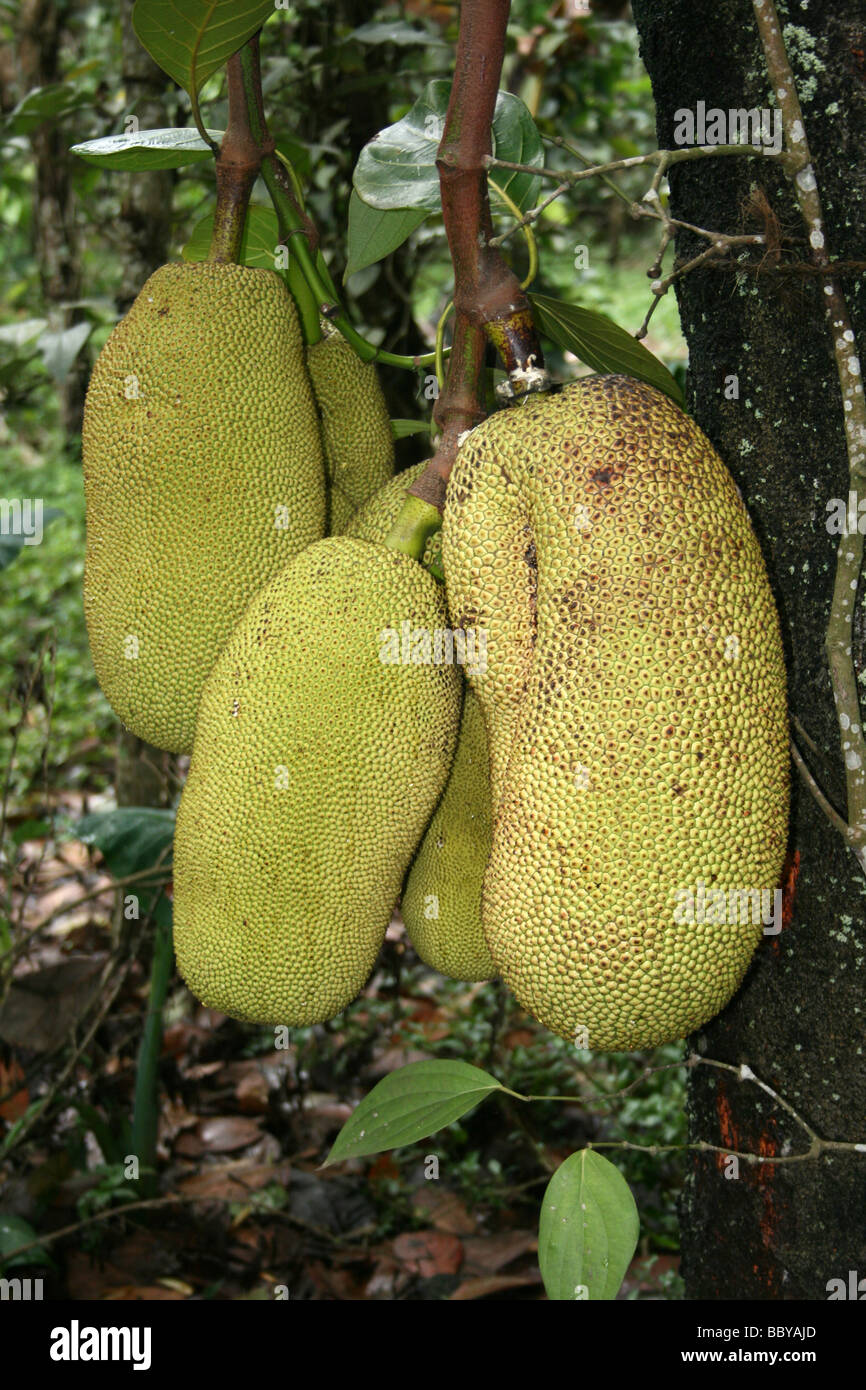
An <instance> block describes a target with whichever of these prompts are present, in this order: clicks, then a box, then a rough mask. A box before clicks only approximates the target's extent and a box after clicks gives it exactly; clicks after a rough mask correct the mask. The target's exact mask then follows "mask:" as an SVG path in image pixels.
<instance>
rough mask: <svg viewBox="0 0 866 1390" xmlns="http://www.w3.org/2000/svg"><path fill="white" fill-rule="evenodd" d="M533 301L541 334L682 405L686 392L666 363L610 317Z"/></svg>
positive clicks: (542, 298) (545, 298)
mask: <svg viewBox="0 0 866 1390" xmlns="http://www.w3.org/2000/svg"><path fill="white" fill-rule="evenodd" d="M529 298H530V301H531V303H532V313H533V318H534V319H535V322H536V324H537V326H538V329H539V331H540V332H541V333H544V334H546V336H547V337H548V338H552V339H553V341H554V342H555V343H558V344H559V346H560V347H561V348H565V349H566V351H568V352H573V353H574V355H575V357H579V358H580V360H581V362H585V363H586V365H587V366H588V367H592V369H593V370H594V371H596V372H623V373H624V374H625V375H626V376H633V377H636V378H637V380H638V381H645V382H646V383H647V384H648V385H649V386H655V387H656V388H657V389H658V390H659V391H664V393H665V395H666V396H670V398H671V400H673V401H676V403H677V405H678V406H682V404H683V393H682V391H681V390H680V388H679V386H678V385H677V383H676V381H675V380H674V378H673V377H672V376H671V374H670V372H669V371H668V369H667V367H666V366H665V365H664V363H663V362H660V361H659V360H658V358H657V357H653V354H652V353H651V352H650V351H649V350H648V349H647V348H645V347H644V345H643V343H639V342H638V340H637V338H633V337H632V336H631V334H630V333H627V332H626V330H625V329H624V328H620V326H619V324H618V323H614V321H613V319H609V318H608V317H607V315H606V314H601V313H599V311H598V310H597V309H584V308H582V307H581V306H580V305H579V304H566V303H565V301H564V300H562V299H551V298H550V296H549V295H546V294H530V296H529Z"/></svg>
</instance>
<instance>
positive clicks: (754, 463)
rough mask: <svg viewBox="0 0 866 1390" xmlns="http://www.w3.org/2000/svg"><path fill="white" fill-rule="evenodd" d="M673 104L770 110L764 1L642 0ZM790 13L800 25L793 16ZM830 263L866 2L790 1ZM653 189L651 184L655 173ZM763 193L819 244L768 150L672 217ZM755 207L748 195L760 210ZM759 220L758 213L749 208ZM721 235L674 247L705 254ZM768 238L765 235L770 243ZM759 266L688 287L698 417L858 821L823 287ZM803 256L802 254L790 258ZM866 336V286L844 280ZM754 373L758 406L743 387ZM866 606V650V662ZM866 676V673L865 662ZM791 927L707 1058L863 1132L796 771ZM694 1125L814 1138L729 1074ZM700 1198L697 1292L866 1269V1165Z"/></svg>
mask: <svg viewBox="0 0 866 1390" xmlns="http://www.w3.org/2000/svg"><path fill="white" fill-rule="evenodd" d="M633 9H634V14H635V20H636V22H637V26H638V30H639V33H640V38H641V47H642V54H643V58H644V62H645V63H646V66H647V68H648V70H649V74H650V77H651V79H652V84H653V91H654V93H655V99H656V105H657V124H658V136H659V145H660V147H663V148H673V147H674V125H675V122H674V115H675V112H677V111H678V110H680V109H682V108H687V109H691V110H692V111H694V110H695V108H696V105H697V103H698V102H699V101H703V102H705V103H706V107H707V108H709V107H719V108H722V109H723V110H724V111H728V110H729V109H732V108H751V107H761V108H763V107H768V106H770V104H771V103H770V90H769V80H768V78H767V76H766V70H765V65H764V61H763V55H762V51H761V47H760V44H759V40H758V34H757V30H756V27H755V21H754V14H753V9H752V5H751V3H749V0H634V4H633ZM789 19H790V23H789ZM781 20H782V24H783V26H784V38H785V43H786V47H787V50H788V56H789V59H790V61H791V63H792V66H793V70H794V74H795V78H796V81H797V87H798V91H799V94H800V100H801V103H802V106H803V117H804V123H805V126H806V135H807V138H808V140H809V142H810V145H811V150H812V155H813V163H814V166H815V171H816V175H817V180H818V187H819V191H820V194H821V197H822V200H823V205H824V212H825V218H826V226H827V234H828V249H829V252H830V255H831V258H833V259H839V260H854V259H858V258H859V259H860V260H861V261H862V259H863V255H864V246H863V240H862V239H863V229H864V224H866V215H864V214H866V70H864V59H863V52H864V50H866V25H864V14H863V9H862V0H811V3H810V4H808V6H807V5H800V4H795V3H793V0H792V2H791V3H790V4H789V6H788V10H787V11H783V12H782V15H781ZM647 186H649V175H648V177H647ZM756 186H757V187H758V188H759V189H761V190H763V192H764V194H765V196H766V199H767V201H768V203H769V206H770V208H771V209H772V213H774V214H775V216H776V217H777V218H778V219H779V222H780V223H781V230H782V232H783V233H785V234H788V235H791V236H795V237H798V238H802V242H801V243H800V244H799V245H798V246H797V247H796V248H795V249H794V254H795V255H796V256H797V258H798V259H800V260H801V261H804V262H805V261H808V259H809V247H808V243H807V242H806V240H805V232H804V228H803V223H802V220H801V218H800V215H799V212H798V210H797V206H796V203H795V201H794V199H793V197H792V195H791V192H790V187H789V185H788V184H787V182H786V180H785V179H784V177H783V176H782V174H781V172H780V171H779V169H778V168H777V167H776V166H775V165H774V164H773V163H772V162H771V161H769V160H764V159H761V158H749V157H746V156H743V157H742V158H741V157H739V156H730V157H728V156H725V157H720V158H718V159H714V160H703V161H700V162H697V163H686V164H680V165H678V166H676V167H674V168H673V169H672V170H671V177H670V188H671V198H670V211H671V213H672V215H673V216H674V217H677V218H680V219H682V220H685V221H688V222H691V223H693V224H696V225H698V226H701V227H706V228H713V229H717V230H722V231H727V232H743V231H749V232H762V231H770V233H772V225H773V224H772V220H771V218H770V219H769V220H768V218H767V215H766V213H764V214H763V215H762V214H761V212H760V211H758V209H759V208H760V206H761V205H760V200H759V199H755V198H754V197H752V198H751V199H750V192H751V190H753V189H754V188H755V187H756ZM747 203H748V206H747ZM751 209H756V211H752V210H751ZM705 245H706V243H705V242H702V241H701V240H700V239H699V238H696V237H695V236H694V234H691V233H684V234H681V235H680V236H679V237H678V239H677V243H676V251H677V255H678V258H679V259H680V261H682V262H684V261H685V260H687V259H688V258H690V257H691V256H693V255H694V254H695V253H696V251H697V250H699V249H703V247H704V246H705ZM758 249H759V250H760V248H758ZM754 250H755V248H750V251H749V255H748V260H749V261H750V262H751V268H750V269H749V270H748V271H747V272H746V273H745V274H741V275H736V274H734V273H732V272H731V269H730V267H726V268H724V269H707V268H699V269H698V270H697V271H695V272H694V273H689V274H687V275H686V276H685V277H684V278H683V279H682V280H681V281H680V282H679V286H678V299H679V307H680V317H681V320H682V324H683V331H684V333H685V336H686V338H687V340H688V344H689V351H690V361H689V373H688V408H689V410H690V412H691V414H693V415H694V417H695V419H696V420H697V421H698V423H699V424H700V426H701V427H702V429H703V430H704V431H705V432H706V434H707V435H708V436H709V438H710V439H711V440H712V442H713V444H714V445H715V447H716V448H717V449H718V451H719V453H720V454H721V456H722V458H723V459H724V460H725V462H726V464H727V465H728V467H729V468H730V470H731V472H732V474H733V476H734V478H735V479H736V481H737V483H738V485H739V487H740V489H741V491H742V494H743V497H744V500H745V502H746V505H747V506H748V508H749V511H750V513H751V516H752V519H753V522H754V524H755V527H756V530H757V532H758V535H759V537H760V540H761V543H762V546H763V550H764V556H765V559H766V562H767V566H768V569H769V573H770V579H771V583H772V585H773V588H774V591H775V594H776V598H777V602H778V605H779V611H780V615H781V620H782V628H783V637H784V640H785V644H786V656H787V662H788V670H789V697H790V704H791V711H792V714H793V715H794V716H796V718H797V719H798V720H799V721H800V723H801V725H802V727H803V729H804V730H805V732H806V734H807V735H808V737H809V739H811V740H813V741H814V748H812V747H810V746H809V745H808V744H805V745H804V741H803V740H802V739H800V738H799V736H798V741H799V743H800V747H801V750H802V751H803V753H804V755H805V757H806V760H807V762H808V763H809V765H810V766H811V768H812V770H813V772H814V774H815V776H816V778H817V780H818V782H819V784H820V785H821V786H822V788H823V789H824V791H825V792H826V793H827V795H828V796H829V798H830V800H831V801H832V802H833V804H834V805H835V806H836V807H837V808H839V809H840V810H842V811H843V812H844V808H845V780H844V769H843V763H842V756H841V752H840V733H839V727H838V724H837V721H836V716H835V710H834V702H833V696H832V691H831V685H830V679H829V674H828V669H827V664H826V660H825V655H824V636H825V631H826V628H827V620H828V614H829V611H830V604H831V595H832V588H833V577H834V572H835V561H836V547H837V543H838V537H837V536H835V535H831V534H829V533H828V530H827V527H826V519H827V504H828V502H829V501H830V499H831V498H843V499H847V497H848V492H849V483H848V465H847V460H846V451H845V441H844V435H843V428H842V420H843V414H842V400H841V394H840V389H839V384H838V379H837V375H836V368H835V364H834V361H833V358H832V356H831V348H832V344H831V341H830V338H829V335H828V330H827V324H826V320H825V314H824V305H823V301H822V292H821V284H820V281H819V280H818V279H817V278H816V277H812V276H809V275H792V274H784V273H780V272H779V271H778V270H777V269H776V268H775V267H774V264H773V260H774V257H773V255H772V252H770V253H769V254H767V255H766V257H765V259H764V262H763V264H762V265H760V266H759V262H760V260H761V256H760V254H758V255H754V254H752V252H753V251H754ZM791 254H792V253H791V252H790V251H789V252H787V253H785V254H784V255H783V259H790V258H791ZM842 284H843V288H844V291H845V294H846V297H847V300H848V305H849V309H850V312H851V316H852V319H853V323H854V328H855V334H856V336H857V339H858V341H859V342H860V343H861V345H866V288H864V278H863V275H862V273H861V274H860V275H851V274H849V275H846V276H845V277H844V278H843V279H842ZM730 377H736V378H737V379H738V385H739V399H736V400H732V399H727V398H726V393H725V381H726V378H730ZM861 599H862V595H861V598H860V599H858V627H857V630H858V632H859V635H860V640H859V645H858V650H857V651H856V652H855V660H856V662H857V668H858V674H860V672H861V671H862V670H863V669H864V665H866V663H864V650H863V647H864V643H863V633H864V623H863V621H862V617H863V609H862V602H861ZM860 679H861V680H862V679H863V676H862V675H860ZM793 776H794V781H793V807H792V830H791V846H790V855H789V868H788V871H787V879H788V886H789V889H790V886H791V885H792V884H793V885H794V888H793V893H791V892H790V891H789V892H788V893H786V903H785V906H786V911H785V924H784V927H783V930H782V932H781V934H780V935H779V936H775V937H765V939H764V942H763V945H762V948H761V949H760V951H759V953H758V957H757V960H756V963H755V965H754V967H753V969H752V970H751V972H750V974H749V976H748V978H747V980H746V983H745V984H744V986H743V988H742V989H741V991H740V992H739V994H738V995H737V997H736V998H735V1000H734V1001H733V1003H732V1004H731V1005H730V1007H729V1008H728V1009H726V1010H725V1012H724V1013H723V1014H722V1015H721V1016H720V1017H719V1018H717V1019H715V1020H714V1021H713V1022H712V1023H711V1024H709V1025H708V1026H707V1027H706V1028H704V1029H703V1030H701V1032H700V1033H699V1034H698V1035H697V1036H696V1037H694V1038H693V1039H692V1040H691V1041H692V1044H693V1046H694V1049H695V1051H697V1052H698V1053H700V1054H702V1055H705V1056H707V1057H712V1058H716V1059H720V1060H723V1061H726V1062H730V1063H734V1064H740V1063H747V1064H748V1066H749V1067H751V1069H752V1071H753V1072H754V1073H755V1074H756V1076H757V1077H758V1078H760V1080H762V1081H764V1082H766V1083H768V1084H769V1085H770V1086H771V1087H772V1088H773V1090H774V1091H775V1092H776V1093H777V1094H778V1095H779V1096H782V1097H784V1099H785V1100H786V1101H787V1102H788V1103H789V1104H790V1105H791V1106H793V1108H794V1110H795V1111H796V1112H797V1113H798V1114H799V1115H800V1116H802V1117H803V1118H804V1119H805V1120H807V1121H808V1122H809V1124H810V1125H811V1126H812V1127H813V1128H814V1129H815V1130H817V1132H818V1133H819V1134H820V1135H821V1136H823V1137H825V1138H831V1139H837V1140H844V1141H849V1142H850V1141H863V1140H864V1139H866V1066H864V1055H866V1029H864V1021H866V1009H864V998H866V951H864V946H866V931H864V911H863V909H864V894H866V882H864V877H863V874H862V873H861V871H860V870H859V869H858V867H857V864H856V862H855V860H854V858H853V856H852V855H851V854H850V853H849V851H848V850H847V849H846V847H845V845H844V844H843V841H842V839H841V836H840V835H839V834H838V833H837V832H836V830H834V829H833V827H832V825H831V824H830V822H829V821H828V819H827V818H826V816H825V815H824V813H823V812H822V811H821V810H820V809H819V807H818V805H817V803H816V801H815V800H814V798H813V796H812V795H811V793H810V791H809V790H808V788H807V787H806V786H805V784H804V783H803V782H802V781H801V780H800V779H799V777H798V776H797V774H796V773H794V774H793ZM688 1111H689V1124H690V1137H691V1139H692V1140H693V1141H697V1140H701V1139H703V1140H707V1141H709V1142H711V1143H714V1144H718V1145H722V1146H724V1147H725V1148H731V1149H740V1150H743V1151H749V1152H752V1153H759V1154H764V1155H776V1154H779V1155H782V1154H790V1153H797V1152H800V1151H802V1150H805V1149H807V1148H808V1147H809V1139H808V1136H807V1134H806V1133H805V1131H804V1130H803V1128H802V1127H801V1126H800V1125H799V1124H798V1123H797V1122H796V1120H794V1119H793V1118H792V1117H791V1116H790V1115H788V1114H786V1112H785V1110H784V1109H783V1108H782V1107H781V1106H780V1105H779V1104H778V1103H777V1102H775V1101H774V1100H772V1099H771V1098H770V1097H769V1096H768V1095H767V1094H766V1093H764V1092H762V1091H761V1090H760V1088H759V1087H758V1086H757V1085H755V1084H754V1082H750V1081H738V1080H736V1079H734V1078H733V1077H732V1076H731V1074H730V1073H725V1072H721V1071H719V1070H718V1069H715V1068H713V1067H710V1066H701V1065H698V1066H696V1067H695V1068H694V1069H693V1070H691V1071H690V1073H689V1095H688ZM687 1171H688V1176H687V1181H686V1188H685V1191H684V1194H683V1199H682V1203H681V1211H680V1216H681V1227H682V1251H683V1274H684V1278H685V1283H686V1294H687V1297H689V1298H712V1299H797V1298H806V1299H826V1298H827V1297H828V1289H827V1283H828V1280H830V1279H834V1278H838V1279H841V1280H844V1281H845V1282H846V1283H847V1281H848V1275H849V1271H851V1270H858V1271H859V1276H860V1277H863V1276H864V1275H866V1227H864V1221H863V1212H864V1210H866V1158H864V1155H863V1154H855V1153H835V1154H831V1155H829V1156H828V1155H826V1154H824V1155H822V1156H820V1157H818V1158H815V1159H806V1160H805V1161H802V1162H794V1163H780V1164H762V1165H752V1164H748V1163H741V1164H740V1166H739V1176H738V1177H736V1178H732V1177H729V1176H726V1168H725V1164H724V1161H723V1160H721V1157H720V1156H717V1155H712V1154H708V1155H694V1156H693V1157H692V1159H691V1161H690V1163H689V1165H688V1170H687Z"/></svg>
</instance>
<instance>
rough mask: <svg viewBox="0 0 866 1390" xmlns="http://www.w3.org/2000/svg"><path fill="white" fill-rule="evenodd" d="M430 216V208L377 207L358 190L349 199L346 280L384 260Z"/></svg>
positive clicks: (353, 191) (344, 277) (344, 278)
mask: <svg viewBox="0 0 866 1390" xmlns="http://www.w3.org/2000/svg"><path fill="white" fill-rule="evenodd" d="M427 216H428V213H427V209H426V208H389V209H384V208H374V207H371V206H370V204H369V203H365V202H364V200H363V198H359V196H358V194H357V193H356V192H355V190H354V189H353V190H352V196H351V197H350V199H349V238H348V248H347V261H346V271H345V274H344V276H343V280H344V282H345V281H346V280H348V278H349V276H350V275H354V274H355V273H356V272H357V271H359V270H366V268H367V266H368V265H375V263H376V262H377V261H381V260H384V258H385V256H389V255H390V254H391V252H392V251H396V249H397V247H398V246H402V245H403V242H404V241H405V240H406V238H407V237H408V236H410V235H411V234H412V232H414V230H415V228H416V227H420V225H421V223H422V222H423V221H424V219H425V218H426V217H427Z"/></svg>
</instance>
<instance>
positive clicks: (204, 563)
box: [83, 261, 325, 753]
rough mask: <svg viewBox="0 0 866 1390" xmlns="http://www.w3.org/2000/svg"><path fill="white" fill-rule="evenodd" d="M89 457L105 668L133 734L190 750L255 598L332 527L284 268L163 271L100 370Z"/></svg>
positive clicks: (90, 609)
mask: <svg viewBox="0 0 866 1390" xmlns="http://www.w3.org/2000/svg"><path fill="white" fill-rule="evenodd" d="M83 454H84V489H85V498H86V503H87V544H86V556H85V569H84V611H85V615H86V618H87V631H88V636H89V638H90V649H91V652H92V655H93V664H94V667H95V669H96V675H97V679H98V680H99V683H100V685H101V686H102V689H103V691H104V692H105V694H106V696H107V698H108V701H109V703H110V704H111V706H112V708H113V709H114V711H115V713H116V714H118V715H119V716H120V718H121V720H122V721H123V723H124V724H126V726H127V727H128V728H129V729H131V730H132V731H133V733H135V734H137V735H138V736H139V737H140V738H143V739H145V740H146V741H147V742H148V743H152V744H155V745H156V746H157V747H158V748H165V749H168V750H169V751H171V752H174V753H185V752H189V750H190V749H191V747H192V740H193V732H194V728H195V716H196V709H197V706H198V700H199V695H200V693H201V687H202V684H203V682H204V679H205V677H206V676H207V674H208V671H209V670H210V668H211V666H212V665H213V662H214V659H215V657H216V655H217V653H218V652H219V650H220V648H221V647H222V646H223V644H224V643H225V641H226V639H227V638H228V636H229V634H230V633H231V631H232V629H233V627H234V626H235V624H236V622H237V621H238V619H239V618H240V616H241V614H242V613H243V611H244V608H245V607H246V605H247V603H248V601H249V600H250V598H252V596H253V594H255V593H256V592H257V590H258V589H260V588H261V587H262V585H263V584H266V583H267V582H268V580H270V579H271V578H273V576H274V575H275V574H277V573H278V572H279V571H280V570H281V569H282V568H283V566H284V565H285V564H286V563H287V561H288V560H290V559H291V558H292V556H293V555H295V554H297V552H298V551H299V550H302V549H303V548H304V546H306V545H309V544H310V543H311V542H312V541H315V540H318V539H319V538H320V537H321V536H323V535H324V530H325V475H324V463H323V457H322V447H321V441H320V436H319V425H318V415H317V411H316V406H315V402H314V400H313V394H312V391H311V388H310V383H309V380H308V377H307V372H306V366H305V360H304V346H303V339H302V336H301V330H300V326H299V323H298V316H297V312H296V310H295V306H294V302H293V301H292V298H291V296H290V294H289V293H288V291H287V290H286V288H285V285H284V284H283V281H282V280H281V279H280V277H279V276H278V275H276V274H275V273H274V272H273V271H269V270H253V269H249V268H247V267H243V266H237V265H217V264H213V263H211V262H208V261H203V262H200V263H195V264H171V265H165V266H163V267H162V268H161V269H160V270H158V271H156V273H155V274H154V275H152V276H151V277H150V279H149V280H148V281H147V283H146V285H145V286H144V288H143V289H142V291H141V293H140V294H139V296H138V298H137V299H136V301H135V303H134V304H133V305H132V308H131V309H130V310H129V313H128V314H127V315H126V317H125V318H124V319H123V320H122V321H121V322H120V323H119V324H118V325H117V327H116V328H115V329H114V331H113V332H112V334H111V336H110V337H109V339H108V341H107V343H106V344H105V347H104V348H103V349H102V352H101V353H100V354H99V358H98V359H97V362H96V365H95V367H94V369H93V376H92V378H91V381H90V388H89V390H88V393H87V402H86V405H85V411H84V432H83Z"/></svg>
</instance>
